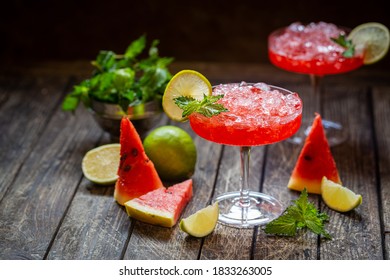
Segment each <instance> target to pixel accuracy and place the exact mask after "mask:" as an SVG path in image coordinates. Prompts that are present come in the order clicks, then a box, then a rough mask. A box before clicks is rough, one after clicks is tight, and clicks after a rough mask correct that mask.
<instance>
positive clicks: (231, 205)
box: [189, 82, 302, 228]
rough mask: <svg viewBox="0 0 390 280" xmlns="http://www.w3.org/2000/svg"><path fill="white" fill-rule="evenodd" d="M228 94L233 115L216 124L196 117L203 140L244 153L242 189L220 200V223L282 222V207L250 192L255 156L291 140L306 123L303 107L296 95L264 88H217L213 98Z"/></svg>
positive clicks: (226, 101) (193, 116)
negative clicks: (265, 147)
mask: <svg viewBox="0 0 390 280" xmlns="http://www.w3.org/2000/svg"><path fill="white" fill-rule="evenodd" d="M220 94H223V95H224V97H223V98H222V99H220V100H219V101H218V102H219V103H221V104H223V105H224V107H225V108H227V109H228V112H223V113H220V114H219V115H217V116H213V117H211V118H209V117H205V116H203V115H201V114H198V113H194V114H191V115H190V117H189V120H190V124H191V127H192V129H193V130H194V132H195V133H196V134H198V135H199V136H200V137H202V138H204V139H206V140H209V141H212V142H215V143H219V144H224V145H232V146H238V147H240V155H241V187H240V190H239V191H235V192H229V193H225V194H222V195H220V196H218V197H217V198H216V199H215V200H216V201H218V203H219V207H220V215H219V222H221V223H223V224H226V225H230V226H234V227H239V228H249V227H253V226H256V225H263V224H266V223H268V222H269V221H271V220H273V219H275V218H276V217H278V216H279V215H280V214H281V213H282V211H283V206H282V205H281V203H280V202H279V201H278V200H277V199H275V198H273V197H272V196H269V195H267V194H264V193H260V192H256V191H250V190H249V186H248V178H249V162H250V150H251V147H252V146H260V145H268V144H272V143H275V142H278V141H281V140H284V139H287V138H289V137H291V136H292V135H293V134H294V133H295V132H297V131H298V129H299V127H300V125H301V118H302V101H301V99H300V98H299V96H298V94H297V93H293V92H290V91H288V90H286V89H282V88H279V87H275V86H271V85H267V84H265V83H256V84H250V83H245V82H242V83H231V84H221V85H218V86H215V87H213V95H220Z"/></svg>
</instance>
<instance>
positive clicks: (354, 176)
mask: <svg viewBox="0 0 390 280" xmlns="http://www.w3.org/2000/svg"><path fill="white" fill-rule="evenodd" d="M325 98H326V100H325V104H326V106H324V117H328V118H332V119H334V120H336V121H339V122H341V123H342V124H343V125H344V127H345V129H347V131H348V139H347V141H346V142H345V143H343V144H341V145H338V146H336V147H334V148H333V149H332V153H333V155H334V158H335V161H336V164H337V167H338V170H339V173H340V177H341V180H342V182H343V184H344V185H345V186H347V187H349V188H350V189H351V190H353V191H354V192H356V193H359V194H362V196H363V204H362V205H360V206H359V207H358V208H356V209H355V210H353V211H351V212H348V213H338V212H336V211H333V210H330V209H329V208H327V207H326V206H323V207H322V210H323V211H326V212H327V213H328V214H329V216H330V222H329V225H328V229H329V231H330V233H331V234H332V236H333V239H332V240H331V241H330V242H321V243H320V258H321V259H368V258H370V259H382V258H383V252H382V242H381V238H380V226H379V225H380V223H379V212H378V210H376V211H372V209H378V196H377V190H376V178H375V164H374V160H375V159H374V152H373V151H374V147H373V142H372V132H371V128H370V127H371V116H370V110H371V108H370V102H368V101H369V98H370V97H369V95H368V92H367V91H366V90H364V88H363V89H362V88H361V87H359V88H358V87H354V86H353V85H338V86H337V88H336V87H327V88H326V92H325ZM322 205H323V204H322Z"/></svg>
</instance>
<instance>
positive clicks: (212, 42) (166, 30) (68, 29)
mask: <svg viewBox="0 0 390 280" xmlns="http://www.w3.org/2000/svg"><path fill="white" fill-rule="evenodd" d="M4 2H5V1H3V2H2V4H0V5H1V8H0V10H1V12H0V23H1V25H0V36H1V38H2V43H1V44H0V59H1V61H2V64H3V65H6V64H15V63H19V62H24V61H42V60H80V59H86V60H92V59H94V58H95V56H96V55H97V53H98V51H99V50H101V49H106V50H113V51H115V52H117V53H123V51H124V50H125V49H126V47H127V45H128V44H129V43H130V42H131V41H132V40H134V39H136V38H138V37H139V36H140V35H142V34H146V35H147V38H148V41H149V42H150V41H151V40H152V39H159V40H160V45H159V49H160V54H161V55H162V56H171V57H175V59H176V60H177V61H217V62H218V61H220V62H252V63H257V62H258V63H268V57H267V36H268V34H269V33H270V32H271V31H272V30H274V29H276V28H279V27H282V26H285V25H288V24H290V23H292V22H294V21H301V22H305V23H306V22H311V21H315V22H316V21H326V22H333V23H336V24H338V25H342V26H347V27H354V26H356V25H358V24H361V23H364V22H369V21H377V22H381V23H383V24H385V25H386V26H387V27H390V13H389V10H388V9H386V8H385V7H384V4H385V1H384V0H382V1H363V2H361V1H360V2H359V1H350V0H346V1H341V0H340V1H334V0H328V1H323V0H320V1H315V0H311V1H307V0H305V1H287V0H267V1H260V0H258V1H255V0H242V1H221V0H218V1H211V0H209V1H203V0H199V1H183V0H182V1H178V0H175V1H156V0H138V1H131V0H128V1H119V0H111V1H99V0H96V1H92V0H79V1H76V0H68V1H48V0H36V1H27V0H19V1H18V0H15V1H7V2H5V3H4ZM389 56H390V55H388V56H386V58H385V59H384V60H382V61H380V62H378V63H376V64H374V65H371V66H367V67H375V68H378V67H379V68H388V69H390V58H389Z"/></svg>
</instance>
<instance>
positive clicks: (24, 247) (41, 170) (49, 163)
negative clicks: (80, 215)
mask: <svg viewBox="0 0 390 280" xmlns="http://www.w3.org/2000/svg"><path fill="white" fill-rule="evenodd" d="M61 85H62V84H61ZM58 86H59V85H57V87H58ZM43 105H44V104H43ZM50 114H51V118H50V122H48V123H45V124H44V126H45V128H46V129H45V130H44V131H43V132H42V133H41V134H40V135H39V138H37V140H36V144H35V145H34V147H33V149H32V151H31V152H30V153H29V154H28V157H26V158H25V159H24V160H23V164H22V165H21V167H20V170H19V171H18V174H17V176H16V177H15V179H14V181H13V183H12V188H10V190H9V191H8V192H7V194H6V196H5V197H4V199H3V200H2V201H1V204H0V252H1V258H3V259H42V258H43V257H44V256H45V254H46V251H47V248H48V247H49V245H50V243H51V241H52V239H53V238H54V235H55V233H56V231H57V229H58V227H59V225H60V224H61V221H62V218H63V216H64V214H65V212H66V211H67V209H68V207H69V203H70V201H71V200H72V199H73V195H74V193H75V190H76V189H77V187H78V185H79V182H80V179H81V177H82V172H81V168H80V163H81V159H82V156H83V155H84V154H85V153H86V152H87V151H88V150H90V149H91V148H92V147H94V146H95V145H96V141H97V139H98V138H99V136H100V135H101V131H100V129H98V128H97V126H96V125H95V123H94V122H93V120H92V118H91V116H90V115H89V113H88V112H86V110H85V109H83V108H80V110H77V112H76V114H75V115H74V116H72V115H71V114H70V113H67V112H62V111H61V109H60V108H59V107H58V106H57V110H56V111H55V112H53V113H50ZM34 121H37V122H40V118H35V119H32V122H34ZM23 125H24V124H23V123H21V124H20V126H21V127H23ZM30 132H31V133H34V131H30ZM14 152H15V150H14ZM10 213H12V214H10Z"/></svg>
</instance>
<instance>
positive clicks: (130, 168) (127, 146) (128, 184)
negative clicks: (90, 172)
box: [114, 117, 163, 205]
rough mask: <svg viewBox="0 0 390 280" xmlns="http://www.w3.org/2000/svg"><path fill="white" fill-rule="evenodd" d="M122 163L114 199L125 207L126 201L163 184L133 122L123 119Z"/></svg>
mask: <svg viewBox="0 0 390 280" xmlns="http://www.w3.org/2000/svg"><path fill="white" fill-rule="evenodd" d="M120 144H121V151H120V163H119V168H118V176H119V178H118V180H117V181H116V184H115V191H114V198H115V200H116V201H117V202H118V203H119V204H120V205H124V204H125V202H126V201H128V200H130V199H133V198H135V197H139V196H141V195H143V194H145V193H148V192H150V191H152V190H155V189H158V188H162V187H163V184H162V182H161V180H160V177H159V176H158V174H157V171H156V169H155V168H154V165H153V162H152V161H151V160H150V159H149V158H148V157H147V155H146V154H145V150H144V148H143V146H142V141H141V139H140V137H139V135H138V132H137V130H136V129H135V128H134V126H133V124H132V123H131V121H130V120H129V119H128V118H126V117H123V118H122V120H121V135H120Z"/></svg>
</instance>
